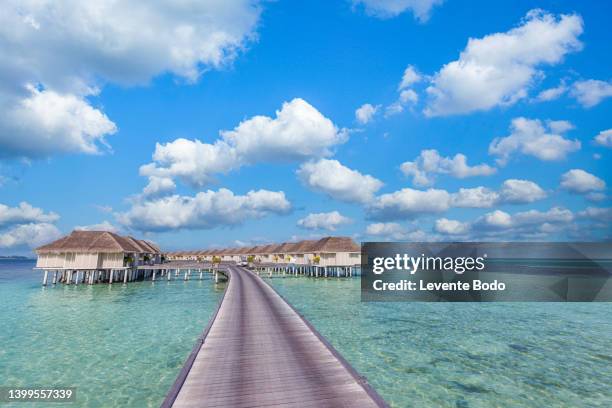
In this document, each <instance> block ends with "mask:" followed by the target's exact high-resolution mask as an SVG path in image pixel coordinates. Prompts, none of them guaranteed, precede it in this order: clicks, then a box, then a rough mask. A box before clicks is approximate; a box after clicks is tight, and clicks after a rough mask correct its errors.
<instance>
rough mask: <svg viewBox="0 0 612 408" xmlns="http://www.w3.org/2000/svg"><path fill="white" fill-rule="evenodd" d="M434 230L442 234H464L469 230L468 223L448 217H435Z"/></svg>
mask: <svg viewBox="0 0 612 408" xmlns="http://www.w3.org/2000/svg"><path fill="white" fill-rule="evenodd" d="M434 231H436V232H437V233H439V234H444V235H465V234H467V233H468V232H469V231H470V224H469V223H467V222H461V221H457V220H449V219H448V218H440V219H437V220H436V222H435V224H434Z"/></svg>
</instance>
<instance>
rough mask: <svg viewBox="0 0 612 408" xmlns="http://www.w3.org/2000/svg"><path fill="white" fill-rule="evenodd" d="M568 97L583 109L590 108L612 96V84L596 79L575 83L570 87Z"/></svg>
mask: <svg viewBox="0 0 612 408" xmlns="http://www.w3.org/2000/svg"><path fill="white" fill-rule="evenodd" d="M570 95H571V96H573V97H574V98H576V100H577V101H578V102H579V103H580V104H581V105H582V106H584V107H585V108H591V107H593V106H595V105H597V104H599V102H601V101H602V100H604V99H606V98H609V97H610V96H612V82H606V81H600V80H597V79H587V80H585V81H576V82H574V84H573V85H572V89H571V91H570Z"/></svg>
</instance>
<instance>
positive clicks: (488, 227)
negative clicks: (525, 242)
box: [471, 207, 575, 238]
mask: <svg viewBox="0 0 612 408" xmlns="http://www.w3.org/2000/svg"><path fill="white" fill-rule="evenodd" d="M574 219H575V216H574V214H573V213H572V212H571V211H570V210H568V209H566V208H562V207H552V208H550V209H549V210H547V211H539V210H529V211H523V212H518V213H516V214H508V213H507V212H504V211H501V210H495V211H492V212H490V213H487V214H485V215H483V216H482V217H479V218H478V219H477V220H476V221H474V222H473V223H472V225H471V230H472V231H473V233H474V234H475V235H476V236H500V237H506V238H509V237H534V238H535V237H543V236H546V235H547V234H551V233H556V232H559V231H562V230H564V229H568V228H570V227H571V226H572V222H573V221H574Z"/></svg>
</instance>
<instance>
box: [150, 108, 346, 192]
mask: <svg viewBox="0 0 612 408" xmlns="http://www.w3.org/2000/svg"><path fill="white" fill-rule="evenodd" d="M220 133H221V138H220V139H218V140H216V141H215V142H214V143H210V144H209V143H203V142H201V141H199V140H187V139H177V140H175V141H173V142H170V143H166V144H159V143H158V144H157V145H156V147H155V152H154V153H153V162H152V163H149V164H146V165H144V166H142V167H141V168H140V174H141V175H143V176H148V177H150V178H151V177H161V178H179V179H181V180H182V181H183V182H185V183H187V184H189V185H191V186H194V187H202V186H204V185H206V184H209V183H211V182H213V181H214V180H215V175H216V174H224V173H228V172H229V171H232V170H236V169H238V168H239V167H241V166H243V165H248V164H254V163H257V162H265V161H273V162H274V161H302V160H306V159H308V158H312V157H325V156H329V155H331V154H332V148H333V147H334V146H336V145H338V144H340V143H344V142H345V141H346V139H347V132H346V131H345V130H341V129H338V128H337V127H336V126H335V125H334V123H333V122H332V121H331V120H330V119H328V118H326V117H325V116H323V115H322V114H321V113H320V112H319V111H318V110H317V109H316V108H314V107H313V106H312V105H310V104H309V103H308V102H306V101H305V100H303V99H300V98H295V99H293V100H292V101H290V102H285V103H284V104H283V105H282V108H281V109H280V110H278V111H277V112H276V117H274V118H271V117H268V116H254V117H252V118H250V119H247V120H245V121H243V122H241V123H240V124H239V125H238V126H236V127H235V128H234V129H233V130H225V131H221V132H220Z"/></svg>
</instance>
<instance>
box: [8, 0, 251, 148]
mask: <svg viewBox="0 0 612 408" xmlns="http://www.w3.org/2000/svg"><path fill="white" fill-rule="evenodd" d="M259 15H260V7H259V6H258V4H257V2H256V1H254V0H228V1H224V2H219V1H205V2H198V1H181V2H172V1H161V2H156V3H155V4H147V5H144V4H143V3H141V2H138V1H131V0H128V1H122V2H116V1H112V0H102V1H96V2H83V1H77V0H69V1H62V2H55V1H51V0H42V1H33V0H31V1H30V0H26V1H16V0H9V1H6V2H4V3H3V5H2V13H1V14H0V54H2V56H3V63H2V69H0V152H2V154H3V155H4V156H25V157H37V156H46V155H50V154H54V153H58V152H84V153H97V152H98V151H99V146H100V145H103V144H104V143H105V141H104V138H105V137H106V136H108V135H111V134H113V133H115V132H116V129H117V126H116V125H115V123H113V121H112V119H110V118H108V117H107V116H106V115H105V114H104V112H103V111H102V109H101V108H100V107H96V106H94V104H93V103H92V101H91V97H93V96H95V95H96V94H98V93H99V91H100V89H102V87H103V86H104V85H105V84H106V83H117V84H121V85H127V86H129V85H134V84H146V83H147V82H148V81H150V80H151V79H152V78H153V77H155V76H157V75H159V74H164V73H171V74H173V75H175V76H178V77H181V78H184V79H185V80H186V81H188V82H189V81H196V80H197V79H198V77H199V76H200V75H201V73H202V72H204V71H206V70H207V69H215V68H219V67H222V66H224V65H226V64H227V63H228V62H229V61H231V60H232V59H233V58H234V57H235V56H236V55H237V53H238V52H240V51H241V50H243V49H244V48H245V46H246V45H247V44H248V42H249V41H250V40H251V39H254V38H255V32H254V30H255V28H256V26H257V22H258V19H259Z"/></svg>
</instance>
